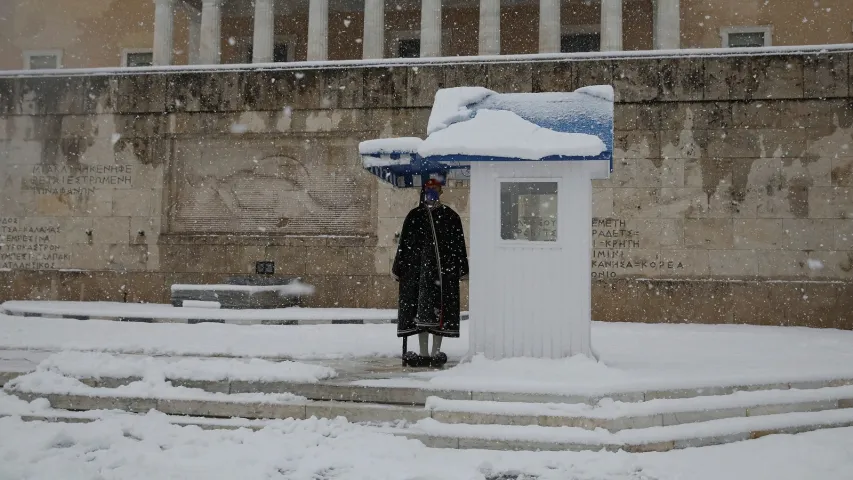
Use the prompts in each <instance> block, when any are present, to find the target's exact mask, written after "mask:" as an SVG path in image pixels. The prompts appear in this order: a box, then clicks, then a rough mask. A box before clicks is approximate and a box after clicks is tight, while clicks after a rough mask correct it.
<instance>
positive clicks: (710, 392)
mask: <svg viewBox="0 0 853 480" xmlns="http://www.w3.org/2000/svg"><path fill="white" fill-rule="evenodd" d="M27 373H30V372H28V371H8V372H0V385H5V384H6V383H7V382H8V381H10V380H12V379H14V378H16V377H19V376H22V375H25V374H27ZM318 377H319V375H318ZM141 379H142V378H141V377H139V376H127V377H115V376H109V375H102V376H99V377H97V378H93V377H78V380H80V381H81V382H82V383H84V384H86V385H89V386H91V387H102V388H116V387H120V386H123V385H128V384H130V383H133V382H138V381H140V380H141ZM165 380H166V381H169V382H171V383H172V385H174V386H176V387H187V388H195V389H201V390H204V391H207V392H212V393H231V394H237V393H245V394H250V393H280V392H289V393H292V394H294V395H297V396H301V397H305V398H307V399H309V400H320V401H337V402H355V403H377V404H388V405H408V406H415V405H425V403H426V401H427V399H428V398H430V397H439V398H443V399H447V400H475V401H483V402H506V403H567V404H579V403H585V404H589V405H595V404H597V403H598V402H599V401H601V400H602V399H605V398H609V399H612V400H614V401H618V402H644V401H650V400H656V399H684V398H695V397H713V396H726V395H731V394H733V393H737V392H754V391H778V390H787V389H791V390H812V389H823V388H830V387H840V386H847V385H853V379H846V378H845V379H837V380H825V381H812V382H791V383H771V384H759V385H745V386H731V387H701V388H689V389H673V390H656V391H647V392H642V391H638V392H615V393H610V394H605V393H601V394H598V395H594V396H587V395H555V394H541V393H530V392H528V393H524V392H490V391H468V390H446V389H438V388H429V386H428V384H426V385H424V386H423V387H414V386H413V387H402V386H400V387H396V386H371V385H360V384H354V383H351V382H349V383H346V382H335V381H317V382H298V381H297V382H295V381H275V380H266V381H253V380H238V379H235V380H199V379H192V378H180V377H177V378H173V377H172V376H169V375H167V376H166V377H165Z"/></svg>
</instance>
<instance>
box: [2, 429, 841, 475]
mask: <svg viewBox="0 0 853 480" xmlns="http://www.w3.org/2000/svg"><path fill="white" fill-rule="evenodd" d="M851 451H853V428H841V429H832V430H824V431H818V432H813V433H805V434H800V435H796V436H789V435H775V436H771V437H765V438H761V439H758V440H754V441H750V442H742V443H735V444H730V445H722V446H716V447H705V448H699V449H686V450H678V451H672V452H666V453H644V454H631V453H625V452H619V453H609V452H496V451H484V450H467V451H465V450H445V449H440V450H439V449H430V448H426V447H424V446H423V444H421V443H420V442H419V441H416V440H406V439H402V438H399V437H394V436H390V435H385V434H381V433H377V432H376V431H375V430H374V429H371V428H368V427H363V426H359V425H355V424H351V423H347V422H345V421H343V420H342V419H336V420H317V419H309V420H280V421H275V422H270V426H268V427H266V428H263V429H262V430H259V431H256V432H253V431H251V430H248V429H241V430H202V429H200V428H198V427H180V426H176V425H172V424H170V423H169V422H168V420H167V418H166V416H165V415H162V414H157V413H152V414H149V415H145V416H130V415H115V416H113V417H109V418H107V419H104V420H99V421H96V422H93V423H87V424H71V423H42V422H32V423H25V422H23V421H22V420H21V419H20V418H19V417H8V418H1V419H0V458H2V459H4V460H3V461H2V462H0V478H10V479H11V478H44V479H48V478H50V479H55V478H62V479H63V480H78V479H80V480H82V479H87V480H88V479H92V478H121V479H151V478H163V479H165V478H181V479H205V480H209V479H229V480H231V479H235V478H240V479H244V480H254V479H269V478H281V479H292V480H297V479H298V480H302V479H305V480H309V479H311V480H320V479H323V480H334V479H341V480H343V479H347V480H356V479H363V480H383V479H388V480H416V479H417V480H433V479H435V480H439V479H440V480H454V479H459V480H463V479H464V480H471V479H489V480H497V479H501V480H522V479H527V480H531V479H536V480H567V479H576V480H683V479H690V480H719V479H726V480H739V479H743V480H764V479H766V480H802V479H806V478H814V479H820V480H848V479H850V478H853V456H851V455H850V452H851Z"/></svg>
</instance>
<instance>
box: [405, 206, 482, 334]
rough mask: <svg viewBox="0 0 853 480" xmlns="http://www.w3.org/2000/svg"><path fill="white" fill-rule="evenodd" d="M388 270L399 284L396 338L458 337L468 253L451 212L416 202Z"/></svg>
mask: <svg viewBox="0 0 853 480" xmlns="http://www.w3.org/2000/svg"><path fill="white" fill-rule="evenodd" d="M436 245H437V248H436ZM392 272H393V273H394V275H395V276H396V277H397V278H398V279H399V281H400V297H399V310H398V313H397V336H398V337H407V336H409V335H414V334H416V333H420V332H429V333H433V334H435V335H440V336H443V337H459V310H460V296H461V295H460V293H459V280H460V279H461V278H462V277H464V276H466V275H468V255H467V252H466V251H465V235H464V233H463V231H462V220H461V219H460V218H459V215H458V214H457V213H456V212H454V211H453V209H452V208H450V207H448V206H446V205H443V204H439V205H437V206H435V207H434V208H432V209H429V208H428V207H427V206H426V205H425V204H423V203H422V204H421V205H420V206H418V207H417V208H414V209H412V211H410V212H409V214H408V215H407V216H406V220H405V221H404V222H403V229H402V231H401V232H400V243H399V245H398V247H397V256H396V257H395V259H394V266H393V267H392Z"/></svg>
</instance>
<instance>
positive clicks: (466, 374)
mask: <svg viewBox="0 0 853 480" xmlns="http://www.w3.org/2000/svg"><path fill="white" fill-rule="evenodd" d="M467 336H468V332H467V322H463V324H462V338H461V339H445V341H444V343H443V344H442V349H443V350H444V351H446V352H447V353H448V355H449V356H451V358H460V357H462V356H463V355H465V354H466V352H467V349H468V341H467ZM592 337H593V345H594V346H595V348H596V349H597V350H598V352H599V354H600V355H601V362H595V361H593V360H590V359H587V358H584V357H575V358H568V359H563V360H537V359H526V358H519V359H507V360H501V361H488V360H484V359H482V358H479V357H475V358H474V360H473V361H472V362H470V363H464V364H461V365H459V366H457V367H455V368H451V369H448V370H445V371H438V372H422V373H416V374H412V375H409V376H408V378H395V379H386V380H370V381H368V380H365V381H362V383H368V384H382V385H392V384H393V385H407V386H412V385H415V386H429V387H433V388H445V389H457V388H459V389H465V390H495V391H526V392H541V393H560V394H583V395H595V394H600V393H608V392H616V391H632V390H648V389H666V388H688V387H703V386H725V385H744V384H757V383H761V384H766V383H776V382H798V381H811V380H830V379H837V378H853V332H848V331H840V330H819V329H807V328H792V327H784V328H783V327H759V326H744V325H659V324H653V325H649V324H608V323H598V322H594V323H593V328H592ZM416 344H417V341H416V340H412V342H410V348H412V349H414V348H416ZM0 349H41V350H52V351H63V350H79V351H96V352H112V353H144V354H148V355H203V356H236V357H255V358H263V357H267V358H292V359H296V360H309V359H313V360H316V359H342V358H343V359H346V358H357V357H376V356H382V357H394V356H397V355H399V352H400V340H399V339H397V338H396V335H395V326H394V325H305V326H287V327H283V326H260V325H256V326H236V325H220V324H205V325H182V324H138V323H125V322H111V321H96V320H89V321H78V320H69V319H39V318H23V317H10V316H4V315H0ZM81 361H82V360H81ZM96 363H97V362H90V366H91V364H96ZM96 366H97V365H96ZM66 368H69V369H71V368H74V366H73V365H72V364H71V362H70V361H69V362H66ZM87 368H89V367H87ZM92 368H94V367H92ZM104 368H106V367H104ZM116 368H118V367H116ZM221 368H223V371H225V370H224V369H225V367H221ZM229 368H230V367H229ZM234 368H238V367H234ZM241 368H242V367H241ZM102 371H103V369H102ZM94 373H97V372H94ZM101 374H102V375H108V374H109V372H106V371H103V373H101Z"/></svg>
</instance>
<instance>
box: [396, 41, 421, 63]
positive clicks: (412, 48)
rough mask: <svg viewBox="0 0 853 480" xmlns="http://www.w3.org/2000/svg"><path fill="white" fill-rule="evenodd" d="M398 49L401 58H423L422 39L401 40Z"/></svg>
mask: <svg viewBox="0 0 853 480" xmlns="http://www.w3.org/2000/svg"><path fill="white" fill-rule="evenodd" d="M397 48H398V52H397V56H398V57H400V58H418V57H420V56H421V39H420V38H401V39H400V42H399V44H398V47H397Z"/></svg>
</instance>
